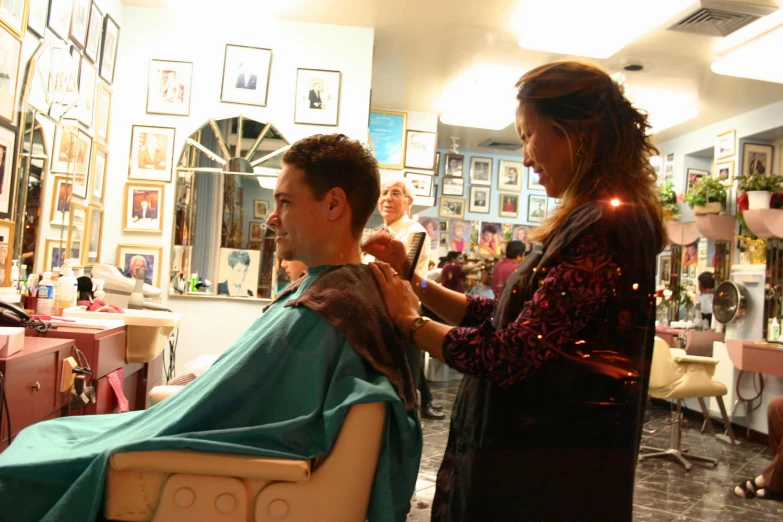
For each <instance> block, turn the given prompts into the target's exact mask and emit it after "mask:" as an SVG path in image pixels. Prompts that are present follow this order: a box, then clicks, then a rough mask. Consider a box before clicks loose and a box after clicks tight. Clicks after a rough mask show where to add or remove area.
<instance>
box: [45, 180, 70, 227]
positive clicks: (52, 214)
mask: <svg viewBox="0 0 783 522" xmlns="http://www.w3.org/2000/svg"><path fill="white" fill-rule="evenodd" d="M50 179H51V180H52V183H54V187H52V202H51V205H50V206H49V224H51V225H57V226H68V221H66V219H68V216H69V215H70V209H71V201H72V200H73V179H70V178H68V177H66V176H51V177H50ZM69 185H70V189H69V187H68V186H69ZM58 213H59V215H58Z"/></svg>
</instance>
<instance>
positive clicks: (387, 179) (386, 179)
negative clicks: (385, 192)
mask: <svg viewBox="0 0 783 522" xmlns="http://www.w3.org/2000/svg"><path fill="white" fill-rule="evenodd" d="M398 184H399V185H402V188H403V192H404V193H405V196H406V197H408V198H410V199H411V200H413V199H414V198H416V189H415V187H414V186H413V183H411V180H409V179H408V178H406V177H405V176H402V175H400V174H384V175H383V177H382V178H381V187H390V186H392V185H398Z"/></svg>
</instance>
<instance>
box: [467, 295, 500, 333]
mask: <svg viewBox="0 0 783 522" xmlns="http://www.w3.org/2000/svg"><path fill="white" fill-rule="evenodd" d="M466 297H467V298H468V307H467V309H466V310H465V317H463V318H462V323H461V324H460V326H478V325H480V324H481V323H483V322H484V321H487V320H489V318H490V317H491V316H492V313H493V312H494V311H495V307H496V306H497V304H498V301H497V299H489V298H488V297H478V296H472V295H469V296H466Z"/></svg>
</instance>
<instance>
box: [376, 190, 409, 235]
mask: <svg viewBox="0 0 783 522" xmlns="http://www.w3.org/2000/svg"><path fill="white" fill-rule="evenodd" d="M411 203H413V202H412V201H411V199H410V198H409V197H408V196H406V195H405V185H404V184H403V183H392V184H390V185H387V184H383V185H381V199H379V200H378V212H380V213H381V217H383V222H384V224H386V225H391V224H393V223H396V222H397V221H399V220H400V219H402V216H404V215H405V213H406V212H407V211H408V209H409V208H410V206H411Z"/></svg>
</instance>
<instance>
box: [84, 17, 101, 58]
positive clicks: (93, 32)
mask: <svg viewBox="0 0 783 522" xmlns="http://www.w3.org/2000/svg"><path fill="white" fill-rule="evenodd" d="M101 36H103V13H102V12H101V10H100V9H98V6H97V5H96V4H95V2H92V4H91V5H90V23H89V25H88V26H87V44H86V45H85V46H84V55H85V56H86V57H87V58H88V59H89V60H90V61H91V62H92V63H95V64H97V63H98V54H99V53H100V50H101Z"/></svg>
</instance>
